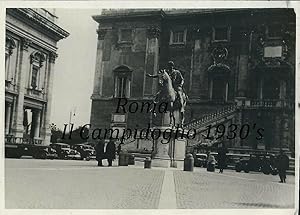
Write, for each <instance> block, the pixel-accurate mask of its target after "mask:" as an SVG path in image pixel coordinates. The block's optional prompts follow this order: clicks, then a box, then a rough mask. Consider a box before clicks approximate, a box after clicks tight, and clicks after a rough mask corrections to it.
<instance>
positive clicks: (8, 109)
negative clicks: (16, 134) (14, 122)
mask: <svg viewBox="0 0 300 215" xmlns="http://www.w3.org/2000/svg"><path fill="white" fill-rule="evenodd" d="M10 116H11V103H7V105H6V107H5V134H9V130H10Z"/></svg>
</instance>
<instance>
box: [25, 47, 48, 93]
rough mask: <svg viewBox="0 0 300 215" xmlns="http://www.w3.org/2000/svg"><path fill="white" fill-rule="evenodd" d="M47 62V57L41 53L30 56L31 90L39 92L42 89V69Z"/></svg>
mask: <svg viewBox="0 0 300 215" xmlns="http://www.w3.org/2000/svg"><path fill="white" fill-rule="evenodd" d="M44 61H45V55H44V54H43V53H41V52H38V51H37V52H33V53H32V54H31V55H30V76H29V88H30V89H36V90H38V87H40V81H39V80H40V75H41V74H40V73H41V72H40V69H41V67H42V66H43V62H44Z"/></svg>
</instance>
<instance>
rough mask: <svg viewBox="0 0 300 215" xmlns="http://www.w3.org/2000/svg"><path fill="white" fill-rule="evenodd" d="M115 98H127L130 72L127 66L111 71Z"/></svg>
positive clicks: (128, 95)
mask: <svg viewBox="0 0 300 215" xmlns="http://www.w3.org/2000/svg"><path fill="white" fill-rule="evenodd" d="M113 72H114V81H115V85H114V86H115V94H114V96H115V97H116V98H129V97H130V88H131V75H132V74H131V73H132V70H131V69H130V68H129V67H127V66H124V65H123V66H119V67H117V68H115V69H114V70H113Z"/></svg>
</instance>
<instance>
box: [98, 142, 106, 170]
mask: <svg viewBox="0 0 300 215" xmlns="http://www.w3.org/2000/svg"><path fill="white" fill-rule="evenodd" d="M103 159H104V141H103V140H100V141H99V142H98V144H97V145H96V160H97V161H98V166H103V164H102V160H103Z"/></svg>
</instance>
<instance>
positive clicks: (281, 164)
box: [277, 149, 289, 183]
mask: <svg viewBox="0 0 300 215" xmlns="http://www.w3.org/2000/svg"><path fill="white" fill-rule="evenodd" d="M288 168H289V157H288V156H287V155H286V154H284V152H283V150H282V149H280V153H279V155H278V157H277V169H278V174H279V177H280V183H285V180H286V170H287V169H288Z"/></svg>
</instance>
